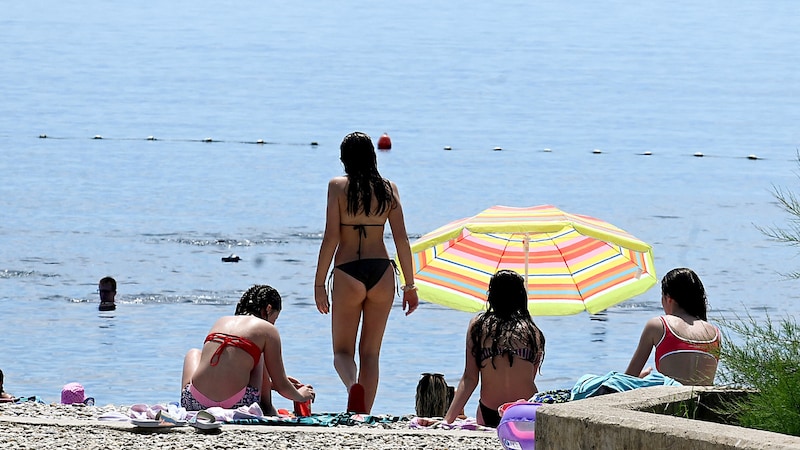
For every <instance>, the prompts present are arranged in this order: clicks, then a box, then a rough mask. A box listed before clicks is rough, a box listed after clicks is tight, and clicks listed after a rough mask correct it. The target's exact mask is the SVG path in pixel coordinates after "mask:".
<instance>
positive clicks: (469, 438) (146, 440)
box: [0, 402, 501, 450]
mask: <svg viewBox="0 0 800 450" xmlns="http://www.w3.org/2000/svg"><path fill="white" fill-rule="evenodd" d="M109 412H119V413H123V414H127V412H128V408H127V407H124V406H112V405H109V406H103V407H97V406H72V405H45V404H40V403H33V402H26V403H22V404H8V403H5V404H1V403H0V435H2V439H0V449H53V450H55V449H125V450H130V449H132V448H171V449H172V448H175V449H178V448H190V449H264V448H275V449H291V448H304V449H405V448H409V449H497V448H501V446H500V442H499V441H498V439H497V434H495V433H494V432H490V431H467V430H434V429H425V430H417V429H411V428H409V423H408V421H405V420H404V421H400V422H397V423H392V424H379V425H360V426H335V427H313V426H307V427H294V426H292V427H289V426H264V425H227V424H226V425H223V427H222V429H221V430H220V431H219V432H215V433H201V432H198V431H197V430H195V429H194V428H192V427H189V426H184V427H177V428H171V429H155V430H153V429H143V428H136V427H134V426H133V425H131V424H130V423H128V422H106V421H99V420H97V417H99V416H100V415H102V414H105V413H109Z"/></svg>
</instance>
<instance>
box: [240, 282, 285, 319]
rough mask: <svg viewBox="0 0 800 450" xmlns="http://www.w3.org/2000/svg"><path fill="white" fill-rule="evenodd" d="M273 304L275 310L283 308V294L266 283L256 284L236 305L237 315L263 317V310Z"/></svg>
mask: <svg viewBox="0 0 800 450" xmlns="http://www.w3.org/2000/svg"><path fill="white" fill-rule="evenodd" d="M268 305H269V306H272V309H273V310H275V311H280V310H281V295H280V294H279V293H278V291H276V290H275V288H273V287H272V286H267V285H266V284H256V285H255V286H253V287H251V288H250V289H248V290H246V291H245V292H244V294H242V298H241V299H240V300H239V303H238V304H237V305H236V315H237V316H247V315H250V316H256V317H259V318H262V319H264V320H266V318H264V317H262V315H261V314H262V313H261V311H262V310H264V309H265V308H266V307H267V306H268Z"/></svg>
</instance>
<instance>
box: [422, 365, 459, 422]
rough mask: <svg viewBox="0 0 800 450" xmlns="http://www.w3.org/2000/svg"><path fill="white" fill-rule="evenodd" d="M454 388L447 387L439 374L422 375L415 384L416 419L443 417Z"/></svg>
mask: <svg viewBox="0 0 800 450" xmlns="http://www.w3.org/2000/svg"><path fill="white" fill-rule="evenodd" d="M454 395H455V388H453V387H451V386H448V385H447V382H446V381H445V379H444V375H443V374H441V373H423V374H422V377H421V378H420V379H419V382H418V383H417V395H416V411H417V416H418V417H444V415H445V414H447V409H448V408H449V407H450V402H452V401H453V396H454Z"/></svg>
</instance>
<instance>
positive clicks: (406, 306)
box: [403, 289, 419, 315]
mask: <svg viewBox="0 0 800 450" xmlns="http://www.w3.org/2000/svg"><path fill="white" fill-rule="evenodd" d="M417 306H419V297H418V296H417V290H416V289H412V290H406V291H403V311H405V312H406V315H409V314H411V313H413V312H414V311H416V310H417Z"/></svg>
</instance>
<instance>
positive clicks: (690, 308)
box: [661, 267, 708, 320]
mask: <svg viewBox="0 0 800 450" xmlns="http://www.w3.org/2000/svg"><path fill="white" fill-rule="evenodd" d="M661 294H662V295H667V296H669V297H670V298H672V299H673V300H675V302H677V303H678V306H680V307H681V308H683V310H684V311H686V312H687V313H689V314H691V315H693V316H695V317H697V318H699V319H702V320H706V313H707V310H708V302H707V300H706V290H705V288H704V287H703V282H702V281H700V277H698V276H697V274H696V273H694V271H693V270H692V269H687V268H685V267H681V268H678V269H672V270H670V271H669V272H667V274H666V275H664V278H662V279H661Z"/></svg>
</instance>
